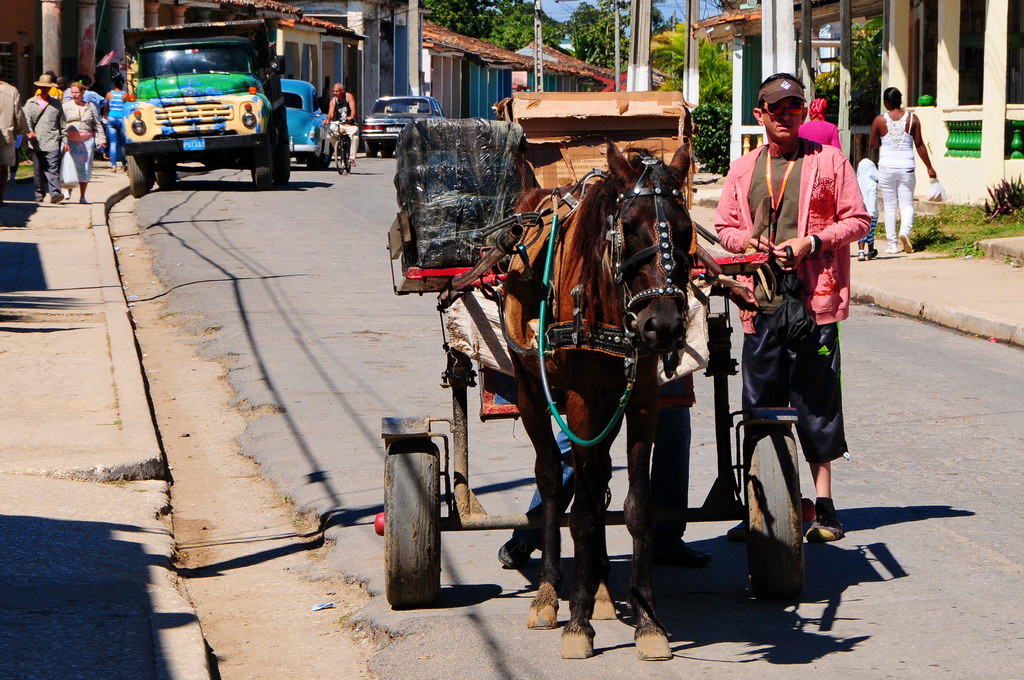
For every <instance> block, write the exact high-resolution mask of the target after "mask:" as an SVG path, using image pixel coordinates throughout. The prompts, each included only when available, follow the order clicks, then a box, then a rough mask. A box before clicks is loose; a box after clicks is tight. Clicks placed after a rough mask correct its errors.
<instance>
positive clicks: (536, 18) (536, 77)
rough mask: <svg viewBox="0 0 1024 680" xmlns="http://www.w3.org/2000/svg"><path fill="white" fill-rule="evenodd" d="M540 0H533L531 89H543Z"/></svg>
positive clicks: (542, 38) (542, 35)
mask: <svg viewBox="0 0 1024 680" xmlns="http://www.w3.org/2000/svg"><path fill="white" fill-rule="evenodd" d="M540 12H541V4H540V0H533V91H534V92H543V91H544V47H543V46H544V32H543V31H542V30H541V25H540Z"/></svg>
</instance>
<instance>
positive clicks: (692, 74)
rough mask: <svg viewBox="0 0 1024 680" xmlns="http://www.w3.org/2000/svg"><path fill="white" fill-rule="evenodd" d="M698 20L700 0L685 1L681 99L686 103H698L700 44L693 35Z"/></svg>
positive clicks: (695, 104) (694, 104)
mask: <svg viewBox="0 0 1024 680" xmlns="http://www.w3.org/2000/svg"><path fill="white" fill-rule="evenodd" d="M698 21H700V0H687V1H686V80H685V81H683V100H684V101H685V102H686V103H687V104H692V105H693V106H697V105H698V104H700V69H699V68H698V64H699V63H700V45H698V44H697V39H696V38H695V37H693V25H694V24H695V23H697V22H698Z"/></svg>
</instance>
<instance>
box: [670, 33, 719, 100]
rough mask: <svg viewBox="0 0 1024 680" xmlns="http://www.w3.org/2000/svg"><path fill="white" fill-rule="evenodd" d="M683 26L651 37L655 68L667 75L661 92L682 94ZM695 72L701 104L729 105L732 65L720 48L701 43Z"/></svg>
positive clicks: (684, 43) (684, 62)
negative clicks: (678, 92)
mask: <svg viewBox="0 0 1024 680" xmlns="http://www.w3.org/2000/svg"><path fill="white" fill-rule="evenodd" d="M686 31H687V28H686V24H677V25H676V27H675V28H674V29H673V30H671V31H664V32H662V33H659V34H658V35H656V36H654V39H653V40H652V42H651V48H652V63H653V65H654V68H656V69H658V70H660V71H663V72H665V73H667V74H668V76H669V78H668V80H666V81H665V83H664V84H662V86H661V89H662V90H677V91H680V92H682V90H683V82H684V78H685V76H686V44H687V40H686V36H687V33H686ZM697 68H698V70H699V72H700V79H699V82H700V101H701V103H702V104H731V103H732V61H731V57H730V55H729V51H728V49H727V48H726V47H725V46H723V45H716V44H714V43H711V42H708V41H706V40H702V41H700V42H699V43H698V52H697Z"/></svg>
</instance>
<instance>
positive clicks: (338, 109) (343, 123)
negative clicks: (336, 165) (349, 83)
mask: <svg viewBox="0 0 1024 680" xmlns="http://www.w3.org/2000/svg"><path fill="white" fill-rule="evenodd" d="M331 92H332V96H331V103H330V104H329V105H328V107H327V120H328V121H329V122H331V123H335V122H337V123H340V127H341V129H342V130H344V131H345V132H347V133H348V136H349V137H351V138H352V144H350V145H349V148H348V157H349V161H350V162H351V164H352V165H355V164H356V162H355V159H356V149H358V148H359V126H358V125H356V98H355V97H353V96H352V93H351V92H349V91H348V90H346V89H345V85H344V84H342V83H335V84H334V86H333V87H332V88H331Z"/></svg>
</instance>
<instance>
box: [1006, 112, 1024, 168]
mask: <svg viewBox="0 0 1024 680" xmlns="http://www.w3.org/2000/svg"><path fill="white" fill-rule="evenodd" d="M1006 146H1007V147H1009V149H1010V150H1009V156H1007V157H1008V158H1012V159H1014V160H1021V159H1024V120H1008V121H1006Z"/></svg>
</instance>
